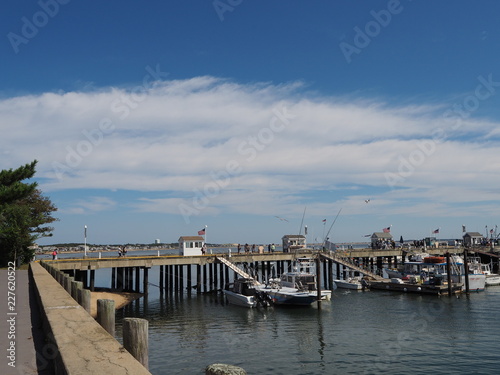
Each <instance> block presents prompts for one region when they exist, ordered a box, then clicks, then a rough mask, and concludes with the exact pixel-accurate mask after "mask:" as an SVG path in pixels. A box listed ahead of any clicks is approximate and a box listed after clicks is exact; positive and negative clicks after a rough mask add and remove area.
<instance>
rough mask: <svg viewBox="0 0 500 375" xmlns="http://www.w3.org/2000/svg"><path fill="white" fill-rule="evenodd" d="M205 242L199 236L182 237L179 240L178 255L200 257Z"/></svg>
mask: <svg viewBox="0 0 500 375" xmlns="http://www.w3.org/2000/svg"><path fill="white" fill-rule="evenodd" d="M204 245H205V241H204V240H203V237H201V236H182V237H180V238H179V255H186V256H190V255H202V252H201V249H202V248H203V246H204Z"/></svg>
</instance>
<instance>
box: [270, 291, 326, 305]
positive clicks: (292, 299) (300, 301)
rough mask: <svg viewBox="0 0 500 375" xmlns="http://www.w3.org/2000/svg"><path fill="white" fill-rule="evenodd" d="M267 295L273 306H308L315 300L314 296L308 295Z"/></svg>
mask: <svg viewBox="0 0 500 375" xmlns="http://www.w3.org/2000/svg"><path fill="white" fill-rule="evenodd" d="M268 295H269V297H271V299H272V301H273V303H274V304H275V305H286V306H310V305H311V304H312V303H313V302H314V301H316V300H317V297H316V296H313V295H311V294H309V293H292V294H290V293H282V292H268Z"/></svg>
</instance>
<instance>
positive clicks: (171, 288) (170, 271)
mask: <svg viewBox="0 0 500 375" xmlns="http://www.w3.org/2000/svg"><path fill="white" fill-rule="evenodd" d="M168 288H169V289H168V292H169V293H172V292H173V291H174V266H173V265H169V266H168Z"/></svg>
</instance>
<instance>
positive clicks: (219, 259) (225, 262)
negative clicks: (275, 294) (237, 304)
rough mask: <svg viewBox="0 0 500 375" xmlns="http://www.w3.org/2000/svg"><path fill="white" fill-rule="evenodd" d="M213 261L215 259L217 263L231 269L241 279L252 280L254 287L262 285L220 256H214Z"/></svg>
mask: <svg viewBox="0 0 500 375" xmlns="http://www.w3.org/2000/svg"><path fill="white" fill-rule="evenodd" d="M215 259H217V260H218V261H219V262H221V263H223V264H225V265H226V266H228V267H229V268H230V269H232V270H233V271H234V272H236V273H237V274H238V275H240V276H241V277H244V278H245V279H252V280H254V281H255V284H256V285H262V284H261V283H259V282H258V281H257V280H255V278H254V277H252V276H250V275H249V274H248V273H246V272H245V271H243V270H242V269H241V268H239V267H238V266H237V265H236V264H234V263H232V262H230V261H229V260H227V259H226V258H223V257H220V256H216V257H215Z"/></svg>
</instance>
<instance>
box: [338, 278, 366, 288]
mask: <svg viewBox="0 0 500 375" xmlns="http://www.w3.org/2000/svg"><path fill="white" fill-rule="evenodd" d="M333 282H334V283H335V285H336V286H337V288H341V289H351V290H362V289H364V288H365V286H366V285H365V284H364V281H363V278H362V277H361V276H354V277H349V278H348V279H347V280H338V279H337V280H333Z"/></svg>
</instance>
